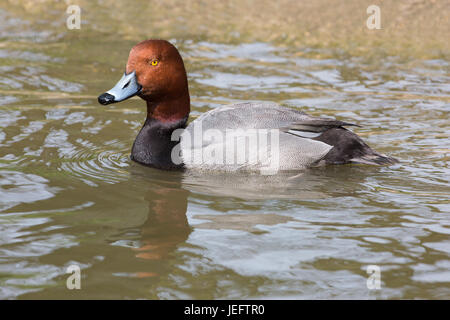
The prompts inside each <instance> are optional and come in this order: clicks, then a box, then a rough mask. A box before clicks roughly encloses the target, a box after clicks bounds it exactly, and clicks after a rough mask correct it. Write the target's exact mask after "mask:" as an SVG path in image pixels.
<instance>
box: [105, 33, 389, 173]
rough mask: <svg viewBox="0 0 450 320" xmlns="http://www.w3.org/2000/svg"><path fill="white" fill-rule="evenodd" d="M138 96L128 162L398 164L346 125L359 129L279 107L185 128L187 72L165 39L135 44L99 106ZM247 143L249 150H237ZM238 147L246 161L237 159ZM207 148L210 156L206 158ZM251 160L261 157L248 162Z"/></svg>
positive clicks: (254, 107)
mask: <svg viewBox="0 0 450 320" xmlns="http://www.w3.org/2000/svg"><path fill="white" fill-rule="evenodd" d="M135 95H137V96H139V97H140V98H142V99H143V100H145V101H146V103H147V118H146V120H145V122H144V125H143V126H142V128H141V130H140V131H139V134H138V135H137V137H136V140H135V141H134V144H133V147H132V150H131V159H132V160H134V161H136V162H138V163H141V164H144V165H148V166H152V167H156V168H159V169H166V170H172V169H180V168H186V169H205V170H225V171H236V170H250V171H253V170H260V169H262V168H263V167H264V168H266V167H271V166H272V167H273V165H274V164H276V169H277V170H297V169H304V168H307V167H312V166H318V165H327V164H346V163H363V164H372V165H383V164H393V163H395V162H397V160H396V159H394V158H392V157H388V156H386V155H383V154H380V153H378V152H376V151H374V150H373V149H371V148H370V147H369V146H368V145H367V144H366V143H365V142H364V141H363V140H362V139H361V138H360V137H358V135H356V134H355V133H353V132H352V131H350V130H348V129H346V128H345V127H348V126H356V125H355V124H352V123H348V122H344V121H340V120H335V119H329V118H322V117H313V116H309V115H307V114H306V113H304V112H302V111H299V110H296V109H293V108H288V107H283V106H280V105H278V104H276V103H270V102H263V103H261V102H247V103H238V104H231V105H226V106H221V107H218V108H215V109H214V110H211V111H209V112H206V113H204V114H202V115H201V116H200V117H198V118H197V119H195V120H193V121H191V122H190V124H189V125H187V123H188V117H189V113H190V97H189V89H188V80H187V76H186V70H185V67H184V63H183V59H182V58H181V55H180V53H179V52H178V50H177V49H176V47H175V46H174V45H172V44H171V43H169V42H168V41H165V40H146V41H142V42H140V43H138V44H137V45H135V46H134V47H133V48H132V49H131V51H130V54H129V57H128V62H127V65H126V69H125V73H124V74H123V76H122V78H121V79H120V80H119V82H117V84H116V85H115V86H114V87H113V88H112V89H111V90H109V91H107V92H105V93H103V94H101V95H100V96H99V97H98V102H99V103H100V104H102V105H107V104H111V103H116V102H120V101H123V100H125V99H128V98H131V97H133V96H135ZM199 128H200V129H199ZM196 130H202V132H208V130H209V132H210V133H211V132H213V133H214V134H212V135H211V134H210V135H209V136H208V138H205V137H202V138H201V139H200V140H201V141H200V142H198V139H197V141H195V139H194V140H192V138H193V137H194V136H195V135H196V132H195V131H196ZM233 130H234V131H233ZM250 130H254V131H251V132H253V133H254V132H256V135H257V137H259V138H258V139H259V140H251V139H250V140H249V139H247V138H249V132H250ZM258 130H259V131H258ZM257 131H258V132H257ZM176 132H179V134H175V133H176ZM228 132H233V135H232V138H226V137H225V138H224V136H225V134H226V133H228ZM236 132H238V133H236ZM212 136H214V137H213V138H212ZM177 137H178V138H177ZM274 137H275V138H274ZM272 138H274V139H272ZM246 139H247V140H246ZM180 140H181V143H180ZM260 141H263V142H264V141H265V142H267V143H263V144H261V143H260ZM268 141H270V142H273V143H272V144H270V143H269V142H268ZM242 145H245V148H243V149H242V148H241V149H239V148H240V147H242ZM230 146H231V147H230ZM261 146H262V147H261ZM227 147H230V148H229V149H227ZM231 148H232V149H233V152H232V157H229V158H232V161H220V159H219V158H220V157H219V156H221V157H222V158H224V157H228V156H224V155H223V151H225V152H227V150H228V151H229V150H231ZM236 148H237V149H238V151H237V152H236V154H237V155H235V154H234V152H235V151H236ZM239 150H241V152H245V153H246V155H247V157H241V158H240V159H241V160H240V161H236V159H237V158H239ZM205 151H207V152H208V154H209V155H213V157H212V158H211V157H209V158H208V157H206V158H204V157H203V158H202V156H201V154H202V152H203V153H205ZM268 151H270V152H269V153H268V154H269V156H266V157H265V158H264V157H263V156H262V155H261V154H262V153H267V152H268ZM199 153H200V157H198V156H197V155H198V154H199ZM214 155H215V158H214ZM252 155H253V158H252ZM260 156H261V157H260ZM249 157H250V158H252V159H256V160H255V161H249ZM193 159H196V161H194V160H193ZM199 159H200V161H198V160H199ZM211 159H212V160H211ZM218 159H219V160H218ZM242 159H244V160H242ZM261 159H265V160H264V161H265V162H264V161H262V160H261ZM275 159H276V160H275ZM263 162H264V163H263Z"/></svg>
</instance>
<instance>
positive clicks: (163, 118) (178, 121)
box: [131, 95, 189, 170]
mask: <svg viewBox="0 0 450 320" xmlns="http://www.w3.org/2000/svg"><path fill="white" fill-rule="evenodd" d="M188 116H189V95H188V96H187V99H176V100H173V101H169V102H168V101H165V102H162V103H150V102H147V119H146V120H145V123H144V125H143V126H142V128H141V131H139V134H138V135H137V137H136V140H135V141H134V144H133V148H132V150H131V160H133V161H136V162H139V163H141V164H144V165H148V166H152V167H155V168H158V169H165V170H175V169H181V168H183V164H177V163H174V161H173V160H172V149H173V148H174V147H175V146H176V145H177V144H178V142H179V141H172V140H171V138H172V133H173V131H174V130H176V129H180V128H183V129H184V128H185V127H186V122H187V119H188Z"/></svg>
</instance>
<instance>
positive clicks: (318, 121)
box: [280, 114, 360, 133]
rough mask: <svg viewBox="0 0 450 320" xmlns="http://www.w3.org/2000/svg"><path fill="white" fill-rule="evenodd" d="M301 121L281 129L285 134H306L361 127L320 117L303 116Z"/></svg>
mask: <svg viewBox="0 0 450 320" xmlns="http://www.w3.org/2000/svg"><path fill="white" fill-rule="evenodd" d="M301 118H303V119H301V120H295V121H294V122H292V123H291V124H289V125H288V126H285V127H281V128H280V130H282V131H284V132H289V131H291V130H295V131H306V132H316V133H319V132H324V131H326V130H329V129H331V128H339V127H346V126H356V127H360V126H359V125H357V124H354V123H350V122H344V121H340V120H336V119H328V118H319V117H311V116H308V115H306V114H305V115H302V116H301Z"/></svg>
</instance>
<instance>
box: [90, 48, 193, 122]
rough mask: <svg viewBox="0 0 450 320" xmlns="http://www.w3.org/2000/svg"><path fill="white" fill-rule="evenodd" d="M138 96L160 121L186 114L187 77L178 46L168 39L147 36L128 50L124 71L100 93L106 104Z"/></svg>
mask: <svg viewBox="0 0 450 320" xmlns="http://www.w3.org/2000/svg"><path fill="white" fill-rule="evenodd" d="M135 95H137V96H139V97H141V98H142V99H144V100H145V101H146V102H147V112H148V115H149V116H150V117H152V118H156V119H158V120H161V121H169V120H173V119H174V120H176V119H181V118H183V117H186V116H187V115H188V114H189V110H190V101H189V90H188V81H187V76H186V70H185V68H184V63H183V59H182V58H181V56H180V54H179V52H178V50H177V48H175V47H174V46H173V45H172V44H171V43H169V42H168V41H165V40H145V41H142V42H140V43H138V44H137V45H135V46H134V47H133V48H132V49H131V51H130V54H129V57H128V62H127V65H126V69H125V73H124V75H123V76H122V78H121V79H120V80H119V82H117V83H116V85H115V86H114V87H113V88H112V89H111V90H109V91H107V92H105V93H103V94H101V95H100V96H99V97H98V102H99V103H101V104H103V105H107V104H111V103H116V102H120V101H123V100H126V99H128V98H131V97H133V96H135Z"/></svg>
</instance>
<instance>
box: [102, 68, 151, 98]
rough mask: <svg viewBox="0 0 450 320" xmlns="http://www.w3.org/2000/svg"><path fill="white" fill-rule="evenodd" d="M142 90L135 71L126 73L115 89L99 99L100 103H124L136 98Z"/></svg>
mask: <svg viewBox="0 0 450 320" xmlns="http://www.w3.org/2000/svg"><path fill="white" fill-rule="evenodd" d="M141 89H142V87H141V85H139V83H138V82H137V79H136V72H135V71H133V72H131V73H129V74H126V73H124V75H123V76H122V78H121V79H120V80H119V82H117V83H116V85H115V86H114V88H112V89H111V90H109V91H107V92H105V93H103V94H101V95H100V96H99V97H98V102H99V103H100V104H103V105H107V104H110V103H114V102H119V101H123V100H126V99H128V98H131V97H133V96H135V95H136V94H138V93H139V92H140V91H141Z"/></svg>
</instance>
